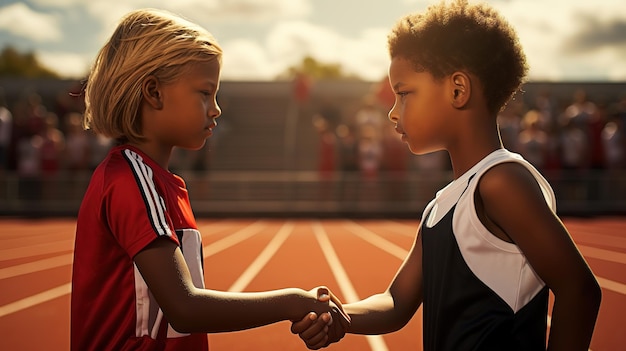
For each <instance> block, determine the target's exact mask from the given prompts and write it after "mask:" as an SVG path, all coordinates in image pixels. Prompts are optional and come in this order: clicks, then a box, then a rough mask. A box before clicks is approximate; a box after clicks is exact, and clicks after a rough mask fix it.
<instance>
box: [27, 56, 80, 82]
mask: <svg viewBox="0 0 626 351" xmlns="http://www.w3.org/2000/svg"><path fill="white" fill-rule="evenodd" d="M36 54H37V59H38V60H39V61H40V62H41V64H42V65H43V66H45V67H48V68H50V69H52V70H53V71H54V72H56V73H58V74H60V75H61V76H63V77H66V78H84V77H86V75H87V73H88V72H89V68H90V67H89V66H90V60H91V58H87V57H85V56H84V55H79V54H71V53H67V52H56V51H37V53H36Z"/></svg>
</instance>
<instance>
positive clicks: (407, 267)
mask: <svg viewBox="0 0 626 351" xmlns="http://www.w3.org/2000/svg"><path fill="white" fill-rule="evenodd" d="M422 288H423V287H422V239H421V235H420V234H418V236H417V238H416V241H415V243H414V245H413V248H412V249H411V251H410V253H409V255H408V256H407V258H406V259H405V261H404V263H403V264H402V266H401V267H400V269H399V270H398V272H397V273H396V276H395V277H394V278H393V280H392V282H391V285H390V286H389V288H388V289H387V290H386V291H385V292H383V293H380V294H376V295H373V296H370V297H368V298H366V299H364V300H361V301H358V302H354V303H350V304H344V305H343V310H344V311H345V313H346V314H348V316H350V322H351V323H350V326H349V327H348V329H347V332H348V333H353V334H384V333H390V332H393V331H396V330H399V329H400V328H402V327H403V326H404V325H406V323H408V321H409V320H410V319H411V317H412V316H413V314H415V311H417V309H418V307H419V306H420V305H421V303H422V296H423V293H422ZM326 324H327V321H326V320H324V319H322V318H319V319H317V320H316V319H315V318H314V317H311V316H309V315H307V316H306V317H305V318H303V319H302V320H300V321H297V322H294V323H293V325H292V327H291V331H292V332H293V333H294V334H299V335H300V338H301V339H302V340H303V341H304V342H305V343H306V344H307V346H308V347H309V348H310V349H318V348H320V347H324V346H328V344H330V343H332V342H336V341H338V340H339V339H341V337H342V336H343V334H341V335H337V333H339V332H338V331H337V330H336V329H335V328H332V325H331V326H330V327H329V328H326V327H327V325H326ZM320 333H322V334H326V333H327V334H328V335H327V338H326V339H322V338H321V336H320Z"/></svg>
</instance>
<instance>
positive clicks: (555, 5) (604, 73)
mask: <svg viewBox="0 0 626 351" xmlns="http://www.w3.org/2000/svg"><path fill="white" fill-rule="evenodd" d="M470 1H472V0H470ZM474 1H475V0H474ZM438 2H439V0H152V1H150V0H28V1H13V0H0V48H4V47H5V46H7V45H12V46H13V47H15V48H17V49H18V50H20V51H22V52H26V51H32V52H34V53H35V54H36V55H37V57H38V59H39V60H40V62H41V63H42V64H43V65H45V66H46V67H49V68H51V69H52V70H54V71H56V72H58V73H59V74H61V75H62V76H63V77H66V78H82V77H84V76H85V75H86V72H88V70H89V67H90V65H91V63H92V62H93V59H94V57H95V55H96V54H97V52H98V50H99V49H100V47H101V46H102V45H103V44H104V43H105V42H106V41H107V39H108V38H109V36H110V35H111V34H112V32H113V30H114V29H115V26H116V25H117V23H118V22H119V19H120V18H121V16H123V15H124V14H126V13H127V12H129V11H131V10H133V9H137V8H145V7H153V8H162V9H166V10H169V11H172V12H174V13H177V14H180V15H181V16H184V17H186V18H187V19H189V20H191V21H193V22H196V23H198V24H200V25H202V26H203V27H205V28H206V29H208V30H209V31H210V32H211V33H212V34H213V35H214V36H215V37H216V38H217V40H218V42H219V43H220V45H221V46H222V47H223V49H224V61H223V69H222V79H223V80H238V81H241V80H244V81H245V80H247V81H250V80H253V81H254V80H272V79H274V78H275V77H276V76H277V75H279V74H281V73H283V72H285V71H286V70H287V69H288V68H289V67H292V66H295V65H298V64H299V63H300V62H301V61H302V58H303V57H305V56H307V55H308V56H312V57H313V58H315V59H317V60H318V61H320V62H325V63H329V64H339V65H341V67H342V69H343V71H344V72H346V73H349V74H354V75H356V76H358V77H360V78H362V79H364V80H368V81H375V80H380V79H382V78H384V77H385V76H386V73H387V69H388V65H389V57H388V53H387V41H386V39H387V34H388V32H389V30H390V28H391V27H392V26H393V24H394V23H395V22H396V21H397V20H398V19H399V18H401V17H402V16H404V15H405V14H408V13H411V12H416V11H424V10H425V9H426V8H427V7H428V6H429V5H431V4H433V3H438ZM486 2H488V3H489V4H491V5H492V6H493V7H494V8H496V9H497V10H498V11H499V12H500V13H501V14H502V15H503V16H504V17H505V18H506V19H507V20H509V22H510V23H511V24H512V25H513V27H514V28H515V29H516V31H517V33H518V36H519V39H520V42H521V44H522V46H523V47H524V49H525V52H526V55H527V60H528V63H529V67H530V71H529V76H528V78H529V80H531V81H594V82H596V81H600V82H605V81H618V82H625V81H626V3H625V2H624V0H594V1H590V0H584V1H583V0H486Z"/></svg>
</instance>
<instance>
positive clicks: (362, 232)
mask: <svg viewBox="0 0 626 351" xmlns="http://www.w3.org/2000/svg"><path fill="white" fill-rule="evenodd" d="M344 226H345V227H346V228H347V229H348V230H349V231H351V232H352V233H353V234H354V235H356V236H358V237H360V238H361V239H363V240H365V241H367V242H368V243H370V244H372V245H374V246H376V247H377V248H379V249H381V250H383V251H385V252H387V253H389V254H391V255H393V256H395V257H397V258H399V259H400V260H403V261H404V259H405V258H406V256H407V255H408V254H409V251H408V250H405V249H404V248H402V247H400V246H398V245H396V244H394V243H392V242H391V241H389V240H387V239H385V238H383V237H381V236H380V235H378V234H376V233H374V232H372V231H371V230H369V229H367V228H365V227H363V226H361V225H360V224H357V223H355V222H353V221H347V223H346V224H345V225H344Z"/></svg>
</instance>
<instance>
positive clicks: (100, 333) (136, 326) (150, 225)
mask: <svg viewBox="0 0 626 351" xmlns="http://www.w3.org/2000/svg"><path fill="white" fill-rule="evenodd" d="M159 237H167V238H169V239H170V240H172V241H173V242H175V243H177V244H178V245H179V246H180V247H181V250H182V252H183V255H184V256H185V261H186V262H187V265H188V266H189V269H190V271H191V275H192V278H193V282H194V285H195V286H196V287H199V288H203V287H204V273H203V268H202V259H203V256H202V242H201V236H200V233H199V231H198V229H197V225H196V221H195V218H194V216H193V212H192V210H191V205H190V203H189V197H188V194H187V189H186V187H185V182H184V181H183V179H182V178H180V177H178V176H176V175H174V174H171V173H169V172H168V171H167V170H165V169H163V168H162V167H160V166H159V165H158V164H156V163H155V162H154V161H153V160H151V159H150V158H149V157H148V156H147V155H145V154H144V153H142V152H141V151H140V150H138V149H136V148H133V147H131V146H128V145H123V146H117V147H114V148H112V149H111V151H110V152H109V154H108V155H107V157H106V158H105V159H104V160H103V161H102V163H101V164H100V165H99V166H98V168H97V169H96V170H95V171H94V173H93V175H92V178H91V181H90V183H89V187H88V189H87V192H86V193H85V197H84V198H83V201H82V204H81V206H80V210H79V212H78V220H77V224H76V242H75V248H74V264H73V274H72V296H71V299H72V311H71V317H72V318H71V348H72V350H81V351H84V350H157V349H158V350H208V348H209V346H208V339H207V335H206V334H202V333H199V334H180V333H178V332H176V331H174V329H172V327H171V326H169V325H168V324H167V321H166V320H165V317H164V315H163V312H162V311H161V309H160V308H159V306H158V304H157V302H156V300H155V299H154V297H153V296H152V294H151V293H150V291H149V290H148V287H147V285H146V283H145V281H144V280H143V278H142V276H141V274H140V273H139V271H138V269H137V267H136V265H135V263H134V261H133V257H134V256H135V255H136V254H137V253H139V252H140V251H141V250H142V249H143V248H145V247H146V246H147V245H148V244H150V243H151V242H152V241H153V240H156V239H157V238H159Z"/></svg>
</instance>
